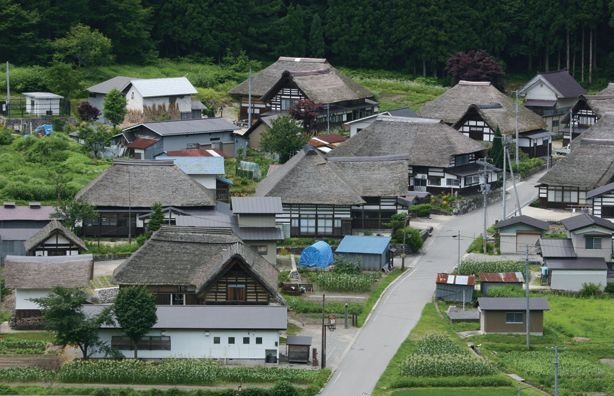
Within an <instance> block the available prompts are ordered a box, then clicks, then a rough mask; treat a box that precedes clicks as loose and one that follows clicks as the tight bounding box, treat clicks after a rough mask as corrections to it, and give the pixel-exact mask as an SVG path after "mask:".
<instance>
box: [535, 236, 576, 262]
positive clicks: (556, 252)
mask: <svg viewBox="0 0 614 396" xmlns="http://www.w3.org/2000/svg"><path fill="white" fill-rule="evenodd" d="M537 243H538V245H539V247H540V249H541V256H542V257H543V258H566V257H567V258H569V257H576V251H575V250H574V248H573V243H572V242H571V239H554V238H548V239H544V238H541V239H539V240H538V241H537Z"/></svg>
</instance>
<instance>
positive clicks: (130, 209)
mask: <svg viewBox="0 0 614 396" xmlns="http://www.w3.org/2000/svg"><path fill="white" fill-rule="evenodd" d="M131 173H132V172H131V169H130V166H128V243H129V244H130V243H132V180H131V178H132V177H131Z"/></svg>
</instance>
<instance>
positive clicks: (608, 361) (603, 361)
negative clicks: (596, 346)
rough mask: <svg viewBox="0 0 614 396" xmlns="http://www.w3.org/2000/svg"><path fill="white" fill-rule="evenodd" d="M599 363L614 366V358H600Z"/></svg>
mask: <svg viewBox="0 0 614 396" xmlns="http://www.w3.org/2000/svg"><path fill="white" fill-rule="evenodd" d="M599 363H601V364H607V365H609V366H614V359H599Z"/></svg>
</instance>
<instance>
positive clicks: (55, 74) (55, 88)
mask: <svg viewBox="0 0 614 396" xmlns="http://www.w3.org/2000/svg"><path fill="white" fill-rule="evenodd" d="M43 81H44V82H45V85H46V86H47V89H49V90H50V91H52V92H54V93H57V94H59V95H62V96H64V97H65V98H72V97H73V96H74V95H75V94H77V93H78V92H79V91H80V90H81V84H82V75H81V73H80V72H79V70H75V68H74V67H73V66H72V65H70V64H68V63H63V62H54V63H52V64H51V65H50V66H49V67H48V68H47V69H45V72H44V74H43Z"/></svg>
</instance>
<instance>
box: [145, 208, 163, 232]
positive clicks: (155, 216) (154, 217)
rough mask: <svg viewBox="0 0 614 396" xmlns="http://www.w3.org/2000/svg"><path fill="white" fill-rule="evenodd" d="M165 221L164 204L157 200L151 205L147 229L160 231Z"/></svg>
mask: <svg viewBox="0 0 614 396" xmlns="http://www.w3.org/2000/svg"><path fill="white" fill-rule="evenodd" d="M162 223H164V213H163V212H162V204H160V202H156V203H154V204H153V206H152V207H151V217H150V218H149V224H147V231H148V232H150V233H153V232H155V231H158V230H159V229H160V227H162Z"/></svg>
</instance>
